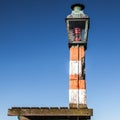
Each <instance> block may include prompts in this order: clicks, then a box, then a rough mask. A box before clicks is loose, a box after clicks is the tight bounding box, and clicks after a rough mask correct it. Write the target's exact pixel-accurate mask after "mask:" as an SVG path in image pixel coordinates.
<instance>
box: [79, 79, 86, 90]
mask: <svg viewBox="0 0 120 120" xmlns="http://www.w3.org/2000/svg"><path fill="white" fill-rule="evenodd" d="M79 89H86V81H85V80H79Z"/></svg>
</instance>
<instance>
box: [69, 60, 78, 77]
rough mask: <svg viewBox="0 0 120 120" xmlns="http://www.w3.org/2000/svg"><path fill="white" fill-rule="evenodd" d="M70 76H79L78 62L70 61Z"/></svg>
mask: <svg viewBox="0 0 120 120" xmlns="http://www.w3.org/2000/svg"><path fill="white" fill-rule="evenodd" d="M69 74H70V75H74V74H77V75H78V61H70V71H69Z"/></svg>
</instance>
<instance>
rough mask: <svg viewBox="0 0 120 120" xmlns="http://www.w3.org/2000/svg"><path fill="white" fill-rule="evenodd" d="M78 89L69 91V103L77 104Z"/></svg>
mask: <svg viewBox="0 0 120 120" xmlns="http://www.w3.org/2000/svg"><path fill="white" fill-rule="evenodd" d="M78 96H79V93H78V89H69V103H71V104H78Z"/></svg>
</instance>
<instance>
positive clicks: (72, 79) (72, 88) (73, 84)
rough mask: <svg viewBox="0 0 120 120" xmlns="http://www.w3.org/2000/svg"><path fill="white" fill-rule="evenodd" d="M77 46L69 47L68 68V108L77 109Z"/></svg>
mask: <svg viewBox="0 0 120 120" xmlns="http://www.w3.org/2000/svg"><path fill="white" fill-rule="evenodd" d="M78 59H79V58H78V46H72V47H70V66H69V106H70V108H77V107H78V96H79V94H78V86H79V85H78V84H79V83H78V77H79V75H78V74H79V73H78V64H79V63H78Z"/></svg>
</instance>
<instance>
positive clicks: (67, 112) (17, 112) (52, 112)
mask: <svg viewBox="0 0 120 120" xmlns="http://www.w3.org/2000/svg"><path fill="white" fill-rule="evenodd" d="M8 115H9V116H92V115H93V109H60V108H59V109H58V108H54V109H53V108H52V109H45V108H44V109H42V108H11V109H9V110H8Z"/></svg>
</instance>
